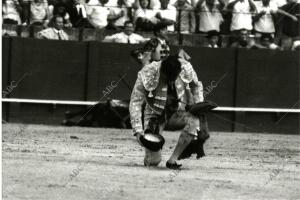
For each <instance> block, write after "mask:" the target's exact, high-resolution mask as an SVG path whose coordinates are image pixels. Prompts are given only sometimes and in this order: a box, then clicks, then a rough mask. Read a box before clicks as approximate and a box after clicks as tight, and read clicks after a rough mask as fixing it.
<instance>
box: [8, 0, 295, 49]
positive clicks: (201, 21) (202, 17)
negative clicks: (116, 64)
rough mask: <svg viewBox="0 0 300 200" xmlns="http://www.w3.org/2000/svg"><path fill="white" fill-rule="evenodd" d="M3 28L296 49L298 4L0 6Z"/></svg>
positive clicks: (153, 0)
mask: <svg viewBox="0 0 300 200" xmlns="http://www.w3.org/2000/svg"><path fill="white" fill-rule="evenodd" d="M2 19H3V24H15V25H23V26H29V27H34V26H42V27H44V28H45V30H43V31H41V32H39V33H38V34H37V37H39V38H46V39H62V40H67V39H68V36H67V35H66V33H65V32H64V31H63V28H65V27H66V28H68V27H75V28H95V29H108V30H114V31H116V32H118V33H116V34H114V35H111V36H107V37H105V38H104V42H117V43H129V44H136V43H144V42H145V41H147V40H148V38H144V37H143V36H141V35H139V34H137V33H136V31H137V32H153V31H154V30H155V29H156V28H157V27H162V26H163V27H166V31H167V32H170V33H180V34H198V33H199V34H202V35H205V36H206V38H207V42H206V44H205V46H206V47H210V48H218V47H219V46H220V41H219V39H220V35H230V36H232V37H231V39H230V43H229V44H230V46H231V47H235V48H270V49H298V48H299V41H300V0H229V1H228V0H227V1H224V0H2Z"/></svg>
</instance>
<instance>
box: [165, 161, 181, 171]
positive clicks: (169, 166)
mask: <svg viewBox="0 0 300 200" xmlns="http://www.w3.org/2000/svg"><path fill="white" fill-rule="evenodd" d="M181 166H182V165H181V164H177V163H176V162H175V163H169V162H167V163H166V167H167V168H169V169H174V170H176V169H179V168H180V167H181Z"/></svg>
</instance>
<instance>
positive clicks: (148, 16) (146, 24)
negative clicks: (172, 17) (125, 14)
mask: <svg viewBox="0 0 300 200" xmlns="http://www.w3.org/2000/svg"><path fill="white" fill-rule="evenodd" d="M139 3H140V8H138V9H137V10H136V11H135V14H134V19H135V25H136V30H137V31H153V29H154V26H155V24H157V22H158V19H157V18H156V17H155V14H156V13H155V11H154V10H151V9H150V0H139Z"/></svg>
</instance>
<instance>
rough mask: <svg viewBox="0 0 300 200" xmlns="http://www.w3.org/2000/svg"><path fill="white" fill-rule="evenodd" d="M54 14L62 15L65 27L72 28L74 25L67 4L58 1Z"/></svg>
mask: <svg viewBox="0 0 300 200" xmlns="http://www.w3.org/2000/svg"><path fill="white" fill-rule="evenodd" d="M53 15H54V16H56V15H58V16H61V17H62V18H63V19H64V27H66V28H71V27H72V26H73V25H72V23H71V21H70V15H69V13H68V12H67V8H66V6H65V5H63V4H61V3H58V4H56V5H55V6H54V9H53Z"/></svg>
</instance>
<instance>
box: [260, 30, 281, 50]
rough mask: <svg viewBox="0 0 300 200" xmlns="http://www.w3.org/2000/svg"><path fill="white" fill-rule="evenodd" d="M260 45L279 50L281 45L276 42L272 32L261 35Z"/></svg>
mask: <svg viewBox="0 0 300 200" xmlns="http://www.w3.org/2000/svg"><path fill="white" fill-rule="evenodd" d="M260 45H261V47H262V48H264V49H278V50H280V47H279V46H277V45H276V44H275V43H274V38H273V37H272V34H269V33H263V34H262V35H261V37H260Z"/></svg>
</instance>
